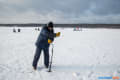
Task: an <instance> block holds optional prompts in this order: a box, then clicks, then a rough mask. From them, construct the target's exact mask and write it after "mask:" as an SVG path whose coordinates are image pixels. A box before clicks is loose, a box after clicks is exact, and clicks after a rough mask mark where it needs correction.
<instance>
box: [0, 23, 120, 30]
mask: <svg viewBox="0 0 120 80" xmlns="http://www.w3.org/2000/svg"><path fill="white" fill-rule="evenodd" d="M44 25H45V24H39V23H24V24H0V27H3V26H4V27H41V26H44ZM54 26H55V27H64V28H70V27H71V28H72V27H82V28H118V29H120V24H54Z"/></svg>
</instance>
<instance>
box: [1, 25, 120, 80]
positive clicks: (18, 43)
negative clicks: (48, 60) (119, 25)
mask: <svg viewBox="0 0 120 80" xmlns="http://www.w3.org/2000/svg"><path fill="white" fill-rule="evenodd" d="M58 31H60V32H61V36H60V37H59V38H56V39H55V41H54V57H53V66H52V72H51V73H48V72H46V71H47V69H45V68H44V64H43V54H42V55H41V57H40V60H39V64H38V69H37V71H33V70H32V60H33V57H34V53H35V48H36V47H35V41H36V39H37V37H38V35H39V33H40V31H36V30H35V28H21V32H20V33H13V28H4V27H1V28H0V80H98V77H100V76H110V77H113V76H118V77H120V29H82V31H73V28H64V29H63V28H55V32H58ZM50 54H51V47H50ZM106 80H107V79H106Z"/></svg>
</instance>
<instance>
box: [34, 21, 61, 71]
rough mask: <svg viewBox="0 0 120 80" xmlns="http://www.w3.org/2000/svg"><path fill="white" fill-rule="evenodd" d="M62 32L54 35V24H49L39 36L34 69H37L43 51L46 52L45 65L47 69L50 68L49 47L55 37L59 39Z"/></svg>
mask: <svg viewBox="0 0 120 80" xmlns="http://www.w3.org/2000/svg"><path fill="white" fill-rule="evenodd" d="M59 36H60V32H58V33H54V29H53V23H52V22H49V23H48V25H47V26H44V27H43V28H42V30H41V32H40V35H39V36H38V39H37V42H36V52H35V56H34V59H33V64H32V66H33V69H34V70H36V69H37V63H38V60H39V58H40V54H41V51H42V50H43V52H44V64H45V67H46V68H48V67H49V46H50V44H51V43H52V42H53V41H54V38H55V37H59Z"/></svg>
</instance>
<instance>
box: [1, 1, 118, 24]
mask: <svg viewBox="0 0 120 80" xmlns="http://www.w3.org/2000/svg"><path fill="white" fill-rule="evenodd" d="M119 6H120V0H0V23H34V22H36V23H43V22H44V23H46V22H48V21H54V22H56V23H66V22H67V23H120V7H119Z"/></svg>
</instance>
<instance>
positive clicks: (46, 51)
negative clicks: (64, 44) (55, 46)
mask: <svg viewBox="0 0 120 80" xmlns="http://www.w3.org/2000/svg"><path fill="white" fill-rule="evenodd" d="M42 50H43V52H44V64H45V66H46V67H48V66H49V47H48V48H39V47H37V48H36V52H35V56H34V59H33V64H32V65H33V67H37V63H38V60H39V58H40V55H41V51H42Z"/></svg>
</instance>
